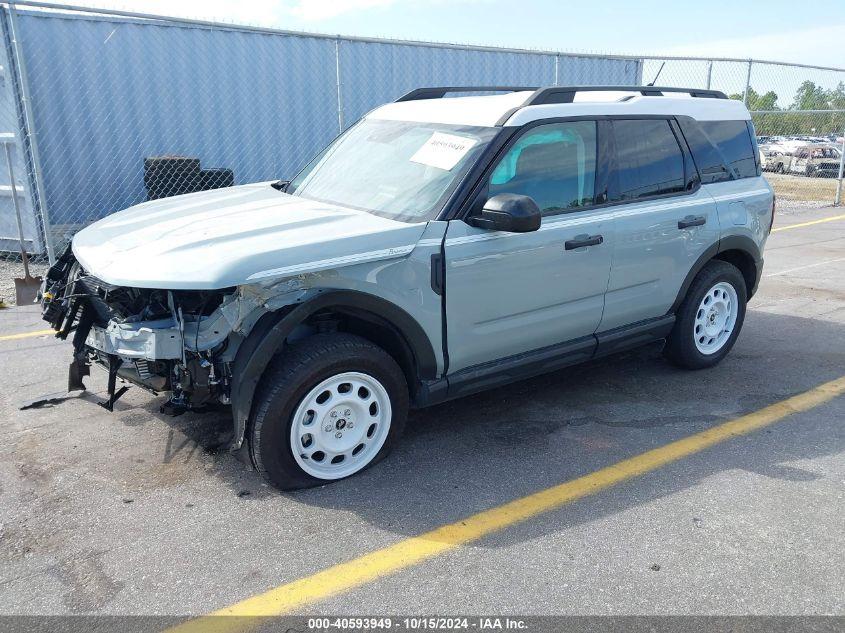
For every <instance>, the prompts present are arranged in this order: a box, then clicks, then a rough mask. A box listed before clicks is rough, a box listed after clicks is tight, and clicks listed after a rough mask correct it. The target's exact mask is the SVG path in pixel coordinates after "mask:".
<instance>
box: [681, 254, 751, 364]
mask: <svg viewBox="0 0 845 633" xmlns="http://www.w3.org/2000/svg"><path fill="white" fill-rule="evenodd" d="M746 301H747V296H746V288H745V279H744V278H743V276H742V273H741V272H739V270H738V269H737V268H736V266H733V265H732V264H729V263H728V262H723V261H719V260H713V261H711V262H709V263H708V264H707V265H705V266H704V268H702V269H701V272H699V273H698V275H696V277H695V279H694V280H693V282H692V284H691V285H690V288H689V291H688V292H687V296H686V297H685V298H684V301H683V303H681V307H680V309H679V310H678V313H677V315H676V319H675V326H674V327H673V328H672V332H671V334H670V335H669V338H668V340H667V341H666V347H665V348H664V353H665V354H666V356H667V358H669V360H671V361H672V362H673V363H675V364H676V365H678V366H680V367H684V368H686V369H704V368H706V367H712V366H713V365H716V364H717V363H718V362H719V361H721V360H722V359H723V358H724V357H725V356H727V354H728V352H730V351H731V348H732V347H733V346H734V343H735V342H736V339H737V336H739V331H740V330H741V329H742V324H743V322H744V321H745V304H746Z"/></svg>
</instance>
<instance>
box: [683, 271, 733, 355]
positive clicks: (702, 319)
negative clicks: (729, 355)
mask: <svg viewBox="0 0 845 633" xmlns="http://www.w3.org/2000/svg"><path fill="white" fill-rule="evenodd" d="M738 311H739V300H738V298H737V294H736V289H735V288H734V287H733V286H732V285H731V284H729V283H727V282H725V281H720V282H719V283H717V284H716V285H715V286H713V287H712V288H710V290H708V291H707V293H705V295H704V298H703V299H702V300H701V303H699V305H698V311H697V312H696V313H695V320H694V327H693V338H694V340H695V347H696V349H698V351H699V352H701V353H702V354H707V355H709V354H715V353H716V352H718V351H719V350H720V349H722V347H724V345H725V343H727V341H728V339H730V337H731V333H732V332H733V330H734V326H735V325H736V319H737V314H738Z"/></svg>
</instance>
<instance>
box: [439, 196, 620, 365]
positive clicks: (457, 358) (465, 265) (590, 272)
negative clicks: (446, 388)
mask: <svg viewBox="0 0 845 633" xmlns="http://www.w3.org/2000/svg"><path fill="white" fill-rule="evenodd" d="M605 215H606V214H605V212H603V211H602V210H595V211H583V212H578V213H569V214H560V215H552V216H546V217H544V218H543V223H542V225H541V227H540V229H539V230H538V231H535V232H532V233H521V234H520V233H501V232H491V231H485V230H482V229H478V228H474V227H471V226H469V225H467V224H466V223H465V222H463V221H460V220H453V221H451V222H450V223H449V229H448V231H447V239H446V314H447V319H448V328H447V329H448V332H447V337H448V343H449V345H448V347H449V373H450V374H451V373H453V372H456V371H460V370H462V369H465V368H467V367H470V366H473V365H478V364H481V363H485V362H489V361H493V360H497V359H501V358H506V357H509V356H513V355H516V354H521V353H524V352H527V351H530V350H535V349H538V348H542V347H547V346H550V345H555V344H558V343H563V342H566V341H570V340H573V339H577V338H580V337H584V336H589V335H591V334H593V333H594V332H595V330H596V328H597V327H598V324H599V321H600V320H601V314H602V309H603V306H604V293H605V290H606V288H607V279H608V275H609V272H610V256H611V248H612V243H613V235H612V230H611V228H612V226H611V223H609V222H607V221H606V220H605V219H604V218H605ZM587 235H590V236H593V235H601V236H602V237H603V243H601V244H599V245H597V246H589V247H583V248H576V249H573V250H566V248H565V242H566V241H567V240H573V239H575V238H581V237H585V236H587Z"/></svg>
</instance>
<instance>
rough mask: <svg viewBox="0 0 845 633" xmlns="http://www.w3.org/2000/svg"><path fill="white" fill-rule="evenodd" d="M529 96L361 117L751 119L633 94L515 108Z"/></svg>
mask: <svg viewBox="0 0 845 633" xmlns="http://www.w3.org/2000/svg"><path fill="white" fill-rule="evenodd" d="M531 94H533V93H531V92H510V93H506V94H501V95H491V96H484V97H451V98H444V99H419V100H416V101H400V102H398V103H388V104H386V105H383V106H381V107H380V108H376V109H375V110H373V111H372V112H370V113H369V114H368V115H367V118H372V119H387V120H393V121H420V122H425V123H446V124H455V125H477V126H482V127H491V126H494V125H496V124H497V123H498V122H499V121H500V120H501V119H502V118H503V117H505V115H507V114H508V113H511V114H510V116H509V117H508V118H507V120H506V121H505V123H504V125H505V126H512V127H513V126H520V125H525V124H526V123H530V122H531V121H536V120H538V119H550V118H554V117H569V116H591V115H593V116H598V115H619V114H665V115H676V116H689V117H692V118H694V119H697V120H699V121H713V120H734V121H736V120H745V119H750V118H751V115H750V114H749V113H748V110H747V109H746V107H745V105H744V104H743V103H742V102H741V101H737V100H735V99H711V98H706V97H689V96H677V97H676V96H671V97H670V96H662V97H644V96H642V95H635V96H633V97H631V98H629V99H627V100H626V101H619V100H618V99H619V98H620V96H619V95H618V94H617V93H601V92H595V93H590V92H584V93H579V94H578V95H577V96H576V100H575V102H574V103H554V104H546V105H532V106H526V107H520V106H522V105H523V104H524V103H525V102H526V101H527V100H528V98H529V97H530V96H531ZM629 94H634V93H629ZM623 96H624V95H623ZM608 97H612V99H613V100H608ZM516 108H518V109H516ZM515 109H516V110H515Z"/></svg>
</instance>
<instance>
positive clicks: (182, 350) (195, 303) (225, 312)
mask: <svg viewBox="0 0 845 633" xmlns="http://www.w3.org/2000/svg"><path fill="white" fill-rule="evenodd" d="M237 303H238V295H237V289H236V288H224V289H221V290H162V289H146V288H128V287H122V286H115V285H112V284H109V283H107V282H105V281H103V280H101V279H98V278H97V277H95V276H94V275H91V274H89V273H88V272H87V271H85V270H84V269H83V268H82V267H81V266H80V264H79V263H78V262H77V261H76V258H75V257H74V255H73V253H72V251H71V249H70V248H68V249H67V251H66V252H65V253H64V254H63V255H62V256H61V258H59V260H58V261H57V262H56V264H55V265H54V266H53V267H52V268H50V270H49V271H48V273H47V275H46V279H45V281H44V284H43V287H42V292H41V305H42V316H43V318H44V320H45V321H47V322H48V323H50V325H51V326H52V327H53V329H55V330H56V331H57V333H58V334H57V336H58V337H59V338H61V339H66V338H67V337H69V336H71V335H72V336H73V338H72V341H73V361H72V362H71V365H70V369H69V372H68V391H78V390H84V389H85V385H84V383H83V378H84V377H85V376H88V375H89V374H90V366H91V365H92V364H98V365H101V366H102V367H104V368H105V369H106V370H107V371H108V377H109V380H108V400H106V401H105V402H103V403H102V406H104V407H105V408H106V409H108V410H110V411H111V410H112V409H113V407H114V403H115V402H116V401H117V399H118V398H120V397H121V396H122V395H123V394H124V393H125V391H126V389H127V388H126V387H125V386H124V387H121V388H119V389H118V388H117V382H118V380H121V381H126V382H129V383H132V384H134V385H137V386H139V387H141V388H143V389H145V390H147V391H150V392H152V393H154V394H159V393H161V392H169V393H170V398H169V400H168V401H167V403H166V404H164V405H163V406H162V411H163V412H166V413H170V414H179V413H182V412H184V411H186V410H188V409H200V408H204V407H206V406H207V405H210V404H214V403H222V404H228V403H229V398H230V393H231V377H232V376H231V364H232V361H233V360H234V353H235V351H236V347H237V344H238V342H239V340H240V338H241V335H240V334H239V333H238V332H237V331H235V330H234V328H233V327H232V326H233V323H232V321H233V320H234V321H237V324H238V325H243V319H242V318H241V315H240V312H239V311H240V306H238V305H236V304H237ZM227 307H228V309H227Z"/></svg>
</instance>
